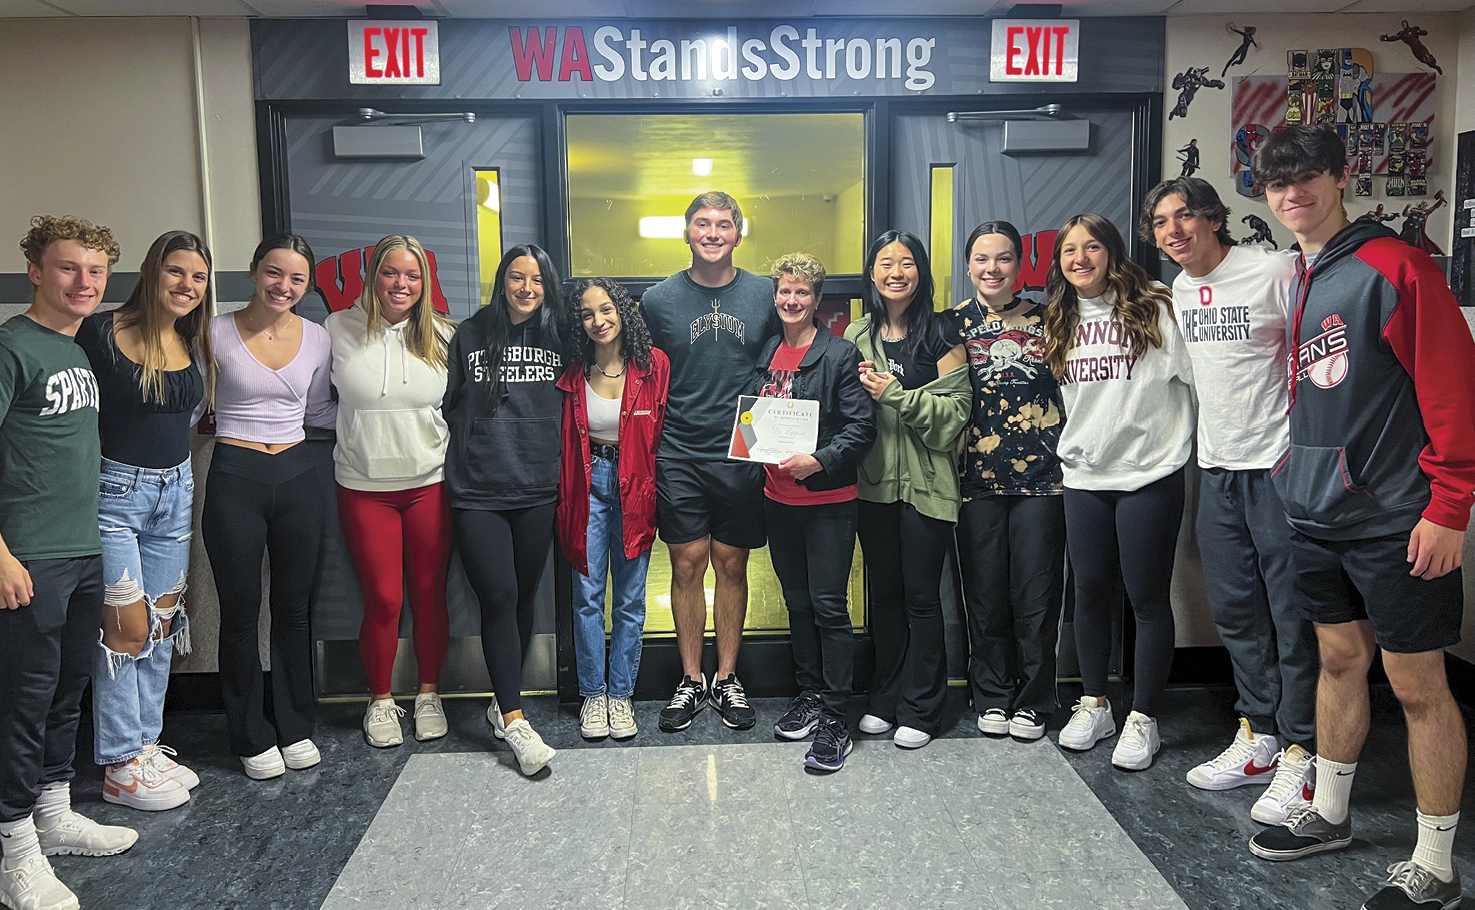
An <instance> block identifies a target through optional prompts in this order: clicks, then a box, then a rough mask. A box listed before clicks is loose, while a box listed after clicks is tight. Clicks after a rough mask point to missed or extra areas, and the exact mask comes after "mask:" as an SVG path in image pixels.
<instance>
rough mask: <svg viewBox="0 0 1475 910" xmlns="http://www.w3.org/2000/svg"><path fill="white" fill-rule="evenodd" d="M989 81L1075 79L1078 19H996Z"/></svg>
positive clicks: (1078, 60) (1079, 31)
mask: <svg viewBox="0 0 1475 910" xmlns="http://www.w3.org/2000/svg"><path fill="white" fill-rule="evenodd" d="M993 28H994V32H993V46H992V48H991V49H990V50H991V53H990V54H989V65H988V77H989V80H990V81H991V82H1075V81H1076V78H1077V76H1078V75H1079V71H1080V63H1081V50H1080V48H1081V20H1079V19H995V20H994V21H993Z"/></svg>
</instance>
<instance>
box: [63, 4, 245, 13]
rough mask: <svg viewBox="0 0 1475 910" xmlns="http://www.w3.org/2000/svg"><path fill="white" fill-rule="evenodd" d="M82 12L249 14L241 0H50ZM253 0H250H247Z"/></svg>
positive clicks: (75, 11) (68, 8)
mask: <svg viewBox="0 0 1475 910" xmlns="http://www.w3.org/2000/svg"><path fill="white" fill-rule="evenodd" d="M50 2H52V3H55V4H56V5H57V6H60V7H62V8H63V9H65V10H67V11H69V12H72V13H76V14H77V15H79V16H248V15H250V13H251V11H250V9H249V8H248V7H246V6H243V5H242V4H241V3H240V2H238V0H50ZM247 2H250V0H247Z"/></svg>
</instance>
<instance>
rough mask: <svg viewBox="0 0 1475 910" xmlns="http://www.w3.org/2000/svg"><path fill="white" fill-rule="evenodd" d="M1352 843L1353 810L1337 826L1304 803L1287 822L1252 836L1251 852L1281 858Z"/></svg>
mask: <svg viewBox="0 0 1475 910" xmlns="http://www.w3.org/2000/svg"><path fill="white" fill-rule="evenodd" d="M1351 843H1352V813H1351V812H1348V813H1347V818H1346V819H1344V820H1343V821H1342V823H1341V824H1339V825H1334V824H1332V823H1331V822H1329V821H1327V820H1326V819H1324V818H1322V817H1321V813H1319V812H1317V811H1316V810H1315V809H1313V808H1312V807H1310V806H1303V807H1302V808H1300V809H1297V810H1296V811H1295V812H1292V813H1291V815H1290V817H1289V818H1287V819H1286V820H1285V824H1283V825H1279V826H1277V827H1274V828H1266V829H1265V830H1264V831H1261V832H1260V833H1259V834H1256V835H1255V836H1254V837H1252V838H1250V852H1251V853H1253V854H1255V855H1256V856H1258V857H1260V858H1261V859H1268V860H1273V861H1281V860H1288V859H1300V858H1301V857H1303V856H1310V855H1311V854H1313V853H1326V852H1327V851H1329V850H1345V849H1346V848H1347V846H1348V845H1349V844H1351Z"/></svg>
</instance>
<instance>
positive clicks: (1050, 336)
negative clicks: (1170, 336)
mask: <svg viewBox="0 0 1475 910" xmlns="http://www.w3.org/2000/svg"><path fill="white" fill-rule="evenodd" d="M1076 226H1080V227H1083V228H1085V229H1086V233H1088V234H1090V235H1091V236H1092V237H1093V238H1095V239H1096V240H1097V241H1098V242H1099V243H1100V244H1101V245H1102V246H1104V247H1106V290H1107V291H1108V292H1110V293H1111V294H1112V295H1113V296H1114V297H1115V300H1114V302H1113V304H1112V309H1113V311H1114V312H1113V313H1112V318H1113V319H1114V320H1115V321H1117V322H1119V323H1120V324H1121V326H1122V333H1123V335H1124V336H1125V338H1124V339H1123V340H1124V341H1125V345H1124V347H1126V349H1127V354H1128V356H1130V357H1131V358H1132V359H1133V360H1136V359H1137V358H1139V357H1141V356H1142V355H1143V354H1145V353H1146V352H1147V349H1148V347H1154V348H1160V347H1162V346H1163V333H1162V331H1161V330H1159V329H1158V324H1157V320H1158V313H1157V311H1158V307H1159V306H1160V305H1166V306H1167V307H1168V315H1169V316H1170V317H1172V314H1173V306H1172V303H1173V295H1172V294H1171V293H1170V292H1169V291H1168V289H1167V288H1164V287H1161V286H1159V285H1155V284H1154V283H1153V280H1152V276H1151V275H1149V274H1147V270H1146V269H1144V268H1142V266H1140V265H1138V264H1137V263H1135V262H1133V261H1132V259H1131V257H1130V256H1128V255H1127V244H1126V242H1125V241H1124V240H1122V234H1121V232H1120V231H1118V230H1117V229H1116V225H1114V224H1112V223H1111V222H1110V221H1109V220H1108V219H1106V218H1104V217H1102V216H1101V215H1097V214H1094V213H1092V212H1087V213H1085V214H1083V215H1076V216H1075V217H1074V218H1071V219H1070V220H1069V221H1067V222H1065V225H1064V226H1063V227H1061V228H1060V233H1059V234H1057V235H1056V236H1055V255H1054V259H1053V260H1052V261H1051V263H1050V271H1049V273H1048V274H1047V275H1046V278H1045V292H1046V294H1047V297H1048V303H1047V305H1046V307H1045V317H1044V328H1045V362H1046V363H1047V364H1049V366H1050V372H1052V373H1054V374H1055V377H1056V378H1057V379H1063V378H1065V357H1066V355H1067V354H1069V353H1070V349H1071V347H1072V346H1074V344H1075V335H1076V328H1077V327H1079V326H1080V324H1081V303H1080V295H1079V294H1078V293H1076V287H1075V285H1073V284H1071V283H1070V282H1069V281H1067V280H1066V278H1065V272H1064V271H1063V270H1062V269H1061V267H1060V249H1061V247H1063V246H1064V245H1065V237H1066V235H1067V234H1069V233H1070V232H1071V229H1072V228H1075V227H1076Z"/></svg>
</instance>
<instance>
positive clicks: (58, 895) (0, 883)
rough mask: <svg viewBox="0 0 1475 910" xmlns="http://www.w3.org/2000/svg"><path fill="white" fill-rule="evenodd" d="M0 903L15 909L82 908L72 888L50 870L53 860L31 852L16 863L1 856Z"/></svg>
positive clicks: (56, 909) (73, 909)
mask: <svg viewBox="0 0 1475 910" xmlns="http://www.w3.org/2000/svg"><path fill="white" fill-rule="evenodd" d="M0 904H4V905H5V906H7V907H13V908H15V910H79V908H80V907H81V906H82V905H81V903H80V902H79V901H78V900H77V895H75V894H73V893H72V889H70V888H68V887H67V886H66V885H63V884H62V883H61V881H60V880H59V879H58V878H57V877H56V873H55V872H53V871H52V870H51V861H50V860H48V859H47V858H46V857H44V856H42V855H40V854H32V855H30V856H28V857H26V858H25V859H23V860H21V861H20V862H18V863H16V864H15V865H14V866H13V867H12V866H11V864H10V860H8V859H7V860H0Z"/></svg>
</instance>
